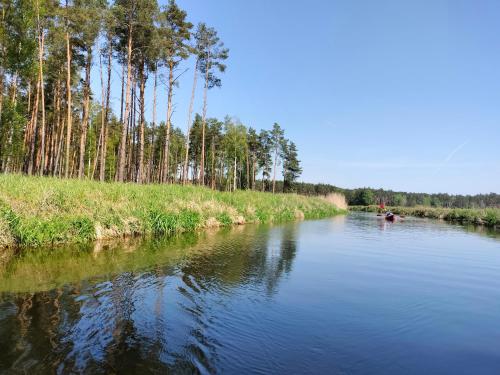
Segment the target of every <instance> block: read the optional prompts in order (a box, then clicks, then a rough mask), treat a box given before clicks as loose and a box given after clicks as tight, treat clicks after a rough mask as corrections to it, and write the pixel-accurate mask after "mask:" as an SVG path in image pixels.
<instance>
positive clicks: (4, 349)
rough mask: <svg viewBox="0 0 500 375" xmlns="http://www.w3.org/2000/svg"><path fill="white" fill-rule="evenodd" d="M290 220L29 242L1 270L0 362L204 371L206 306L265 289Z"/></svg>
mask: <svg viewBox="0 0 500 375" xmlns="http://www.w3.org/2000/svg"><path fill="white" fill-rule="evenodd" d="M296 230H297V227H296V225H295V224H293V225H288V226H284V227H276V228H272V229H270V228H268V227H265V226H246V227H241V228H237V229H236V230H232V231H231V230H223V231H220V232H217V233H216V232H208V233H202V234H194V235H188V236H183V237H179V238H174V239H164V240H149V241H141V240H129V241H128V242H127V243H125V244H121V245H117V244H104V245H103V244H98V245H97V246H95V247H93V248H92V247H89V248H73V249H70V251H68V249H52V250H51V251H52V252H53V253H52V254H48V253H46V252H45V253H44V252H42V253H41V252H40V251H37V252H28V253H26V254H24V255H23V256H21V257H19V258H16V259H15V260H13V261H12V262H11V263H10V264H8V265H7V267H6V268H5V270H4V271H3V274H2V276H1V277H0V290H3V292H2V294H1V295H0V337H1V338H2V339H1V342H0V353H1V354H0V371H15V372H38V373H39V372H57V373H67V372H91V373H139V372H140V373H143V372H164V371H165V370H175V371H176V372H179V371H180V372H185V373H193V372H195V373H196V372H200V373H213V372H215V371H216V369H217V363H218V349H219V348H220V347H221V343H220V342H219V340H218V337H219V335H218V334H217V332H212V330H213V329H215V327H216V325H214V323H215V321H216V320H218V319H221V318H223V317H224V312H223V313H222V314H221V312H220V311H219V312H218V313H215V310H216V309H218V307H220V306H224V304H227V303H231V298H230V297H231V295H233V294H238V293H245V290H256V291H263V292H265V294H268V295H269V294H273V293H274V292H275V291H276V290H277V288H279V283H280V279H281V278H282V277H283V275H285V274H287V273H288V272H290V271H291V269H292V267H293V261H294V258H295V254H296V241H295V233H296ZM275 250H277V251H275ZM14 291H15V292H14ZM222 310H224V309H222Z"/></svg>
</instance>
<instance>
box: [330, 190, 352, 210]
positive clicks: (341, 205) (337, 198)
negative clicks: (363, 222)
mask: <svg viewBox="0 0 500 375" xmlns="http://www.w3.org/2000/svg"><path fill="white" fill-rule="evenodd" d="M325 200H326V201H327V202H328V203H331V204H333V205H334V206H335V207H337V208H338V209H340V210H347V207H348V206H347V200H346V199H345V196H344V194H340V193H330V194H328V195H327V196H326V197H325Z"/></svg>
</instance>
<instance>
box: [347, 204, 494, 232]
mask: <svg viewBox="0 0 500 375" xmlns="http://www.w3.org/2000/svg"><path fill="white" fill-rule="evenodd" d="M349 209H350V210H352V211H365V212H377V211H378V207H377V206H350V207H349ZM387 209H388V210H390V211H392V212H394V213H395V214H398V215H407V216H416V217H428V218H432V219H442V220H446V221H450V222H458V223H462V224H475V225H485V226H488V227H500V209H499V208H485V209H472V208H437V207H426V206H417V207H387Z"/></svg>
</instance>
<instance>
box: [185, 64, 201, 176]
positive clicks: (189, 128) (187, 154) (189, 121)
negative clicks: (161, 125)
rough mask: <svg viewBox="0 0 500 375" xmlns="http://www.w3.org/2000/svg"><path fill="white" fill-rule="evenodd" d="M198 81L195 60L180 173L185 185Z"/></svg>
mask: <svg viewBox="0 0 500 375" xmlns="http://www.w3.org/2000/svg"><path fill="white" fill-rule="evenodd" d="M197 79H198V59H196V63H195V65H194V78H193V89H192V91H191V101H190V102H189V111H188V122H187V128H186V153H185V155H184V168H183V171H182V183H183V184H184V185H185V184H186V182H187V179H188V167H189V165H188V164H189V138H190V135H191V116H192V114H193V105H194V94H195V91H196V81H197Z"/></svg>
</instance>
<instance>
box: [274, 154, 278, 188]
mask: <svg viewBox="0 0 500 375" xmlns="http://www.w3.org/2000/svg"><path fill="white" fill-rule="evenodd" d="M277 162H278V149H277V148H276V149H275V150H274V171H273V194H274V190H275V187H276V167H277V165H276V164H277Z"/></svg>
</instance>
